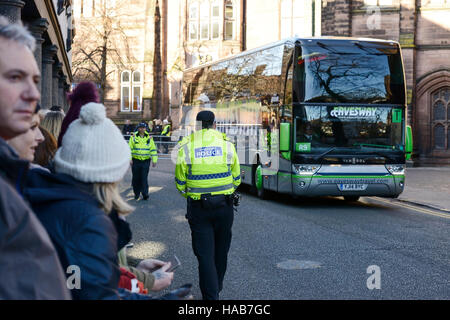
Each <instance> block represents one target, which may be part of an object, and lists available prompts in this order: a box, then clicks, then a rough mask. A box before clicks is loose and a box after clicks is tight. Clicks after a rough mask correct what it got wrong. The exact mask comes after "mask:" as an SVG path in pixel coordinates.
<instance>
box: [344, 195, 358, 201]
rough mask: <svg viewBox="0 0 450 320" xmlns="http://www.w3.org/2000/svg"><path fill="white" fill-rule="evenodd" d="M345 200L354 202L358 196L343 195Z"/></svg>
mask: <svg viewBox="0 0 450 320" xmlns="http://www.w3.org/2000/svg"><path fill="white" fill-rule="evenodd" d="M344 199H345V201H349V202H356V201H358V200H359V196H344Z"/></svg>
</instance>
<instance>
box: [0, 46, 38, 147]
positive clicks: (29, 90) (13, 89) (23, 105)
mask: <svg viewBox="0 0 450 320" xmlns="http://www.w3.org/2000/svg"><path fill="white" fill-rule="evenodd" d="M39 78H40V73H39V68H38V66H37V63H36V60H35V59H34V56H33V53H32V52H31V50H29V49H28V48H27V47H25V46H24V45H22V44H20V43H18V42H15V41H11V40H7V39H5V38H2V37H0V137H1V138H3V139H5V140H9V139H11V138H14V137H16V136H18V135H20V134H22V133H25V132H26V131H27V130H28V129H30V126H31V120H32V117H33V112H34V110H35V108H36V104H37V102H38V101H39V99H40V97H41V96H40V93H39V91H38V89H37V83H38V82H39Z"/></svg>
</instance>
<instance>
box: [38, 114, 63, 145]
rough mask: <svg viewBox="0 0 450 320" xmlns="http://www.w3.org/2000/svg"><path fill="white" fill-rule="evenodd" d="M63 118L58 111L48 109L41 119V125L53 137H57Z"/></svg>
mask: <svg viewBox="0 0 450 320" xmlns="http://www.w3.org/2000/svg"><path fill="white" fill-rule="evenodd" d="M63 119H64V114H63V113H62V112H59V111H50V112H47V114H46V115H45V117H44V120H42V123H41V127H43V128H45V129H47V131H48V132H50V133H51V134H52V135H53V136H54V137H55V139H58V137H59V134H60V132H61V127H62V123H63Z"/></svg>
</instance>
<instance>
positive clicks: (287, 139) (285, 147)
mask: <svg viewBox="0 0 450 320" xmlns="http://www.w3.org/2000/svg"><path fill="white" fill-rule="evenodd" d="M290 150H291V124H290V123H288V122H283V123H280V152H289V151H290Z"/></svg>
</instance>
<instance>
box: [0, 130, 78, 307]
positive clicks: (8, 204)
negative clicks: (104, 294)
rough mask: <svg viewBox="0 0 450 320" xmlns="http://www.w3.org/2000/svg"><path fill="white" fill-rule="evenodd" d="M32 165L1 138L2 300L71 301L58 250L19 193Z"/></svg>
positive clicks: (0, 271)
mask: <svg viewBox="0 0 450 320" xmlns="http://www.w3.org/2000/svg"><path fill="white" fill-rule="evenodd" d="M28 165H29V164H28V162H27V161H22V160H20V159H19V158H18V156H17V155H16V153H15V152H14V151H13V150H12V149H11V148H10V147H9V146H8V145H7V144H6V142H5V141H4V140H3V139H1V138H0V300H3V299H5V300H7V299H8V300H9V299H14V300H16V299H26V300H35V299H52V300H63V299H64V300H67V299H70V293H69V290H68V289H67V286H66V277H65V274H64V271H65V270H63V268H62V266H61V264H60V262H59V259H58V256H57V254H56V251H55V248H54V246H53V244H52V242H51V240H50V238H49V236H48V234H47V232H46V231H45V229H44V227H43V226H42V225H41V223H40V222H39V220H38V219H37V218H36V216H35V215H34V213H33V212H32V211H31V209H30V207H29V206H28V205H27V204H26V203H25V201H24V200H23V199H22V197H21V196H20V195H19V193H18V192H17V191H16V190H19V191H21V190H22V187H23V185H22V182H23V181H24V179H25V178H26V173H27V169H28ZM15 189H16V190H15Z"/></svg>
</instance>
